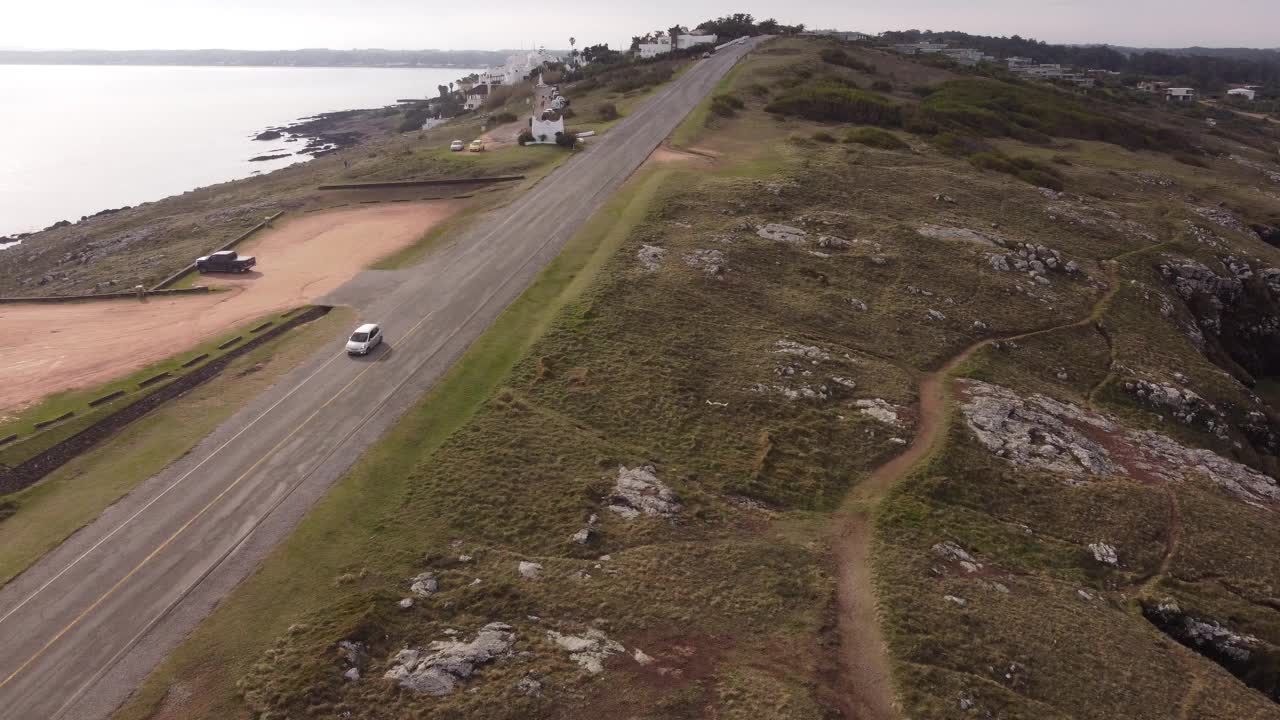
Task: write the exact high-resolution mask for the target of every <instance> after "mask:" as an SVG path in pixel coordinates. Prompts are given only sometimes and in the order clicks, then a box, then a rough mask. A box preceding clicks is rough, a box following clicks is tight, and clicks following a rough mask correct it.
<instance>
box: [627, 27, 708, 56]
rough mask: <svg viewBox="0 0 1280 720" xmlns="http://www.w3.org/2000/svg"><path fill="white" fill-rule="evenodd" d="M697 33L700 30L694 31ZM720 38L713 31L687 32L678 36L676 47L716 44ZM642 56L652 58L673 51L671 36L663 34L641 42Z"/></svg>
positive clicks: (678, 48) (681, 48)
mask: <svg viewBox="0 0 1280 720" xmlns="http://www.w3.org/2000/svg"><path fill="white" fill-rule="evenodd" d="M694 32H695V33H696V32H698V31H696V30H695V31H694ZM719 39H720V38H719V37H718V36H717V35H715V34H711V33H701V34H696V35H695V34H692V33H685V34H682V35H677V36H676V49H677V50H686V49H688V48H691V47H694V46H695V45H715V44H716V40H719ZM639 50H640V57H642V58H651V57H657V56H658V55H663V54H665V53H669V52H671V36H670V35H662V36H660V37H658V39H657V40H655V41H654V42H651V43H640V48H639Z"/></svg>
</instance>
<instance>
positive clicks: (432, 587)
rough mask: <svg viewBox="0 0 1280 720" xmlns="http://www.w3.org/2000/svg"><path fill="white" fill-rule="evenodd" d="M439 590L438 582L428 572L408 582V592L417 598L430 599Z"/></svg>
mask: <svg viewBox="0 0 1280 720" xmlns="http://www.w3.org/2000/svg"><path fill="white" fill-rule="evenodd" d="M439 589H440V581H439V580H437V579H436V576H435V575H434V574H432V573H429V572H424V573H420V574H418V575H415V576H414V577H413V578H412V579H411V580H409V592H412V593H413V594H414V595H416V596H418V597H431V596H432V595H434V594H435V593H436V591H437V590H439Z"/></svg>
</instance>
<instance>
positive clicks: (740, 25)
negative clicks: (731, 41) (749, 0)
mask: <svg viewBox="0 0 1280 720" xmlns="http://www.w3.org/2000/svg"><path fill="white" fill-rule="evenodd" d="M699 27H702V28H706V29H707V30H709V31H711V32H713V33H715V34H716V35H719V36H720V37H722V38H738V37H742V36H743V35H759V34H760V30H759V28H757V27H756V19H755V16H754V15H752V14H751V13H734V14H732V15H725V16H723V17H719V18H716V19H715V20H708V21H706V22H704V23H702V24H701V25H699Z"/></svg>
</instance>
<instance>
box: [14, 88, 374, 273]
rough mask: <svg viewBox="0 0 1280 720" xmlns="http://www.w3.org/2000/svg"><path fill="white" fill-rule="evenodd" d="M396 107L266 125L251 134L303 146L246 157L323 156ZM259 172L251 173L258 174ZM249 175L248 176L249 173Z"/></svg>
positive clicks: (19, 236) (366, 132)
mask: <svg viewBox="0 0 1280 720" xmlns="http://www.w3.org/2000/svg"><path fill="white" fill-rule="evenodd" d="M398 112H399V111H398V110H397V109H396V107H395V106H386V107H381V108H366V109H358V110H338V111H334V112H327V113H320V114H319V115H312V116H309V117H303V118H299V119H298V120H296V121H294V122H292V123H289V124H287V125H279V126H275V127H270V128H266V129H265V130H263V131H262V132H260V133H258V134H257V135H255V136H254V137H253V139H254V140H258V141H277V142H285V143H302V148H301V149H299V150H296V151H292V152H286V151H285V149H284V148H272V149H271V150H270V151H268V152H265V153H261V154H259V155H256V156H254V157H251V158H248V159H247V160H248V162H265V161H270V160H280V159H284V158H287V157H293V156H310V157H311V158H317V157H322V156H324V155H329V154H332V153H335V152H337V151H339V150H343V149H346V148H349V147H354V146H357V145H360V144H362V143H363V142H365V141H366V140H368V139H370V138H372V137H374V136H376V135H378V134H380V133H384V132H386V127H385V126H386V124H387V118H389V117H391V116H394V115H396V114H398ZM257 174H258V171H255V172H254V173H252V175H257ZM252 175H251V176H252ZM129 209H131V206H127V205H126V206H125V207H120V208H108V209H105V210H100V211H98V212H96V213H93V214H92V215H84V216H82V217H81V218H80V220H78V221H75V220H65V219H64V220H59V221H57V222H55V223H53V224H52V225H49V226H48V227H45V228H42V229H40V230H33V231H30V232H22V233H13V234H11V235H0V252H3V251H5V250H11V249H16V248H18V247H20V246H21V245H22V242H23V241H24V240H26V239H28V238H32V237H34V236H36V235H39V234H41V233H46V232H49V231H51V230H58V229H61V228H65V227H69V226H71V225H74V224H76V223H77V222H84V221H86V220H91V219H95V218H99V217H103V216H106V215H112V214H115V213H118V212H121V211H124V210H129Z"/></svg>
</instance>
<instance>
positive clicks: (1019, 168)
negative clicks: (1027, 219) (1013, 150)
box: [969, 150, 1065, 190]
mask: <svg viewBox="0 0 1280 720" xmlns="http://www.w3.org/2000/svg"><path fill="white" fill-rule="evenodd" d="M969 163H970V164H971V165H973V166H974V167H976V168H978V169H979V170H994V171H996V172H1001V173H1005V174H1007V175H1012V176H1014V177H1016V178H1018V179H1019V180H1022V181H1023V182H1026V183H1030V184H1032V185H1035V186H1036V187H1044V188H1049V189H1051V190H1062V189H1063V187H1065V185H1064V184H1063V182H1062V174H1061V173H1060V172H1058V171H1057V169H1055V168H1053V167H1050V166H1048V165H1045V164H1042V163H1039V162H1037V161H1035V160H1033V159H1031V158H1029V157H1010V156H1008V155H1005V154H1004V153H1001V152H1000V151H999V150H988V151H985V152H980V153H976V154H974V155H973V156H972V157H970V158H969Z"/></svg>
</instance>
